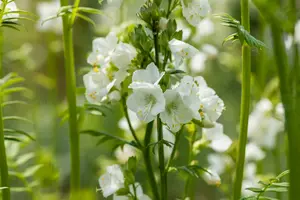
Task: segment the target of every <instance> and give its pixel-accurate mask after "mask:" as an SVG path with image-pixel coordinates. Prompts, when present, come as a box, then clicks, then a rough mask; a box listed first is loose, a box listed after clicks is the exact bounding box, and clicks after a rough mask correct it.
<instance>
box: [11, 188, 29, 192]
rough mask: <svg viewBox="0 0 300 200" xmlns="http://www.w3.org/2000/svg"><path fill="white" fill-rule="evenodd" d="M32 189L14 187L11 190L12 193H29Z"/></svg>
mask: <svg viewBox="0 0 300 200" xmlns="http://www.w3.org/2000/svg"><path fill="white" fill-rule="evenodd" d="M30 190H31V189H30V188H25V187H12V188H10V191H11V192H28V191H30Z"/></svg>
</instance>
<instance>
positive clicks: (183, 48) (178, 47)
mask: <svg viewBox="0 0 300 200" xmlns="http://www.w3.org/2000/svg"><path fill="white" fill-rule="evenodd" d="M169 47H170V50H171V52H172V54H173V55H174V58H175V66H176V67H178V66H180V65H181V64H182V62H183V59H188V58H192V57H193V56H195V55H196V54H197V53H199V50H198V49H196V48H195V47H193V46H192V45H189V44H188V43H185V42H183V41H180V40H177V39H172V40H171V41H170V42H169Z"/></svg>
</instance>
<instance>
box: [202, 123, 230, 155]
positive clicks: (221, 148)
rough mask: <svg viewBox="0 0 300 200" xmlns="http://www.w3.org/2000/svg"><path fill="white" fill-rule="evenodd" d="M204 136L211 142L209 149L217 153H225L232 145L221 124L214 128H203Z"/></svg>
mask: <svg viewBox="0 0 300 200" xmlns="http://www.w3.org/2000/svg"><path fill="white" fill-rule="evenodd" d="M202 135H203V138H204V139H205V140H207V141H209V147H210V148H212V149H213V150H215V151H216V152H225V151H226V150H227V149H228V148H229V147H230V145H231V144H232V140H231V139H230V137H228V136H227V135H225V134H224V131H223V125H222V124H219V123H216V124H215V127H214V128H203V130H202Z"/></svg>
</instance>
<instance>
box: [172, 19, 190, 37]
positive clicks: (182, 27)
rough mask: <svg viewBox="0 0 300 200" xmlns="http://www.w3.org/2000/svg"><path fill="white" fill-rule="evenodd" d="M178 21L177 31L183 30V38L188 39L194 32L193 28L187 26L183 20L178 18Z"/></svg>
mask: <svg viewBox="0 0 300 200" xmlns="http://www.w3.org/2000/svg"><path fill="white" fill-rule="evenodd" d="M176 22H177V30H176V31H182V40H183V41H185V40H187V39H188V38H189V37H190V36H191V34H192V30H191V29H190V27H188V26H186V25H185V23H184V22H183V20H180V19H178V20H176Z"/></svg>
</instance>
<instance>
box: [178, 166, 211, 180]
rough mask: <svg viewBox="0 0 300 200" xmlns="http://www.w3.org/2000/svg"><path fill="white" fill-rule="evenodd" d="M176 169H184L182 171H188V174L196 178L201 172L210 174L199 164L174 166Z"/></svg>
mask: <svg viewBox="0 0 300 200" xmlns="http://www.w3.org/2000/svg"><path fill="white" fill-rule="evenodd" d="M176 169H177V170H181V171H184V172H186V173H188V174H189V175H190V176H193V177H196V178H200V177H201V175H202V172H206V173H208V174H211V173H210V172H209V171H208V170H207V169H205V168H203V167H201V166H199V165H187V166H180V167H176Z"/></svg>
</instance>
